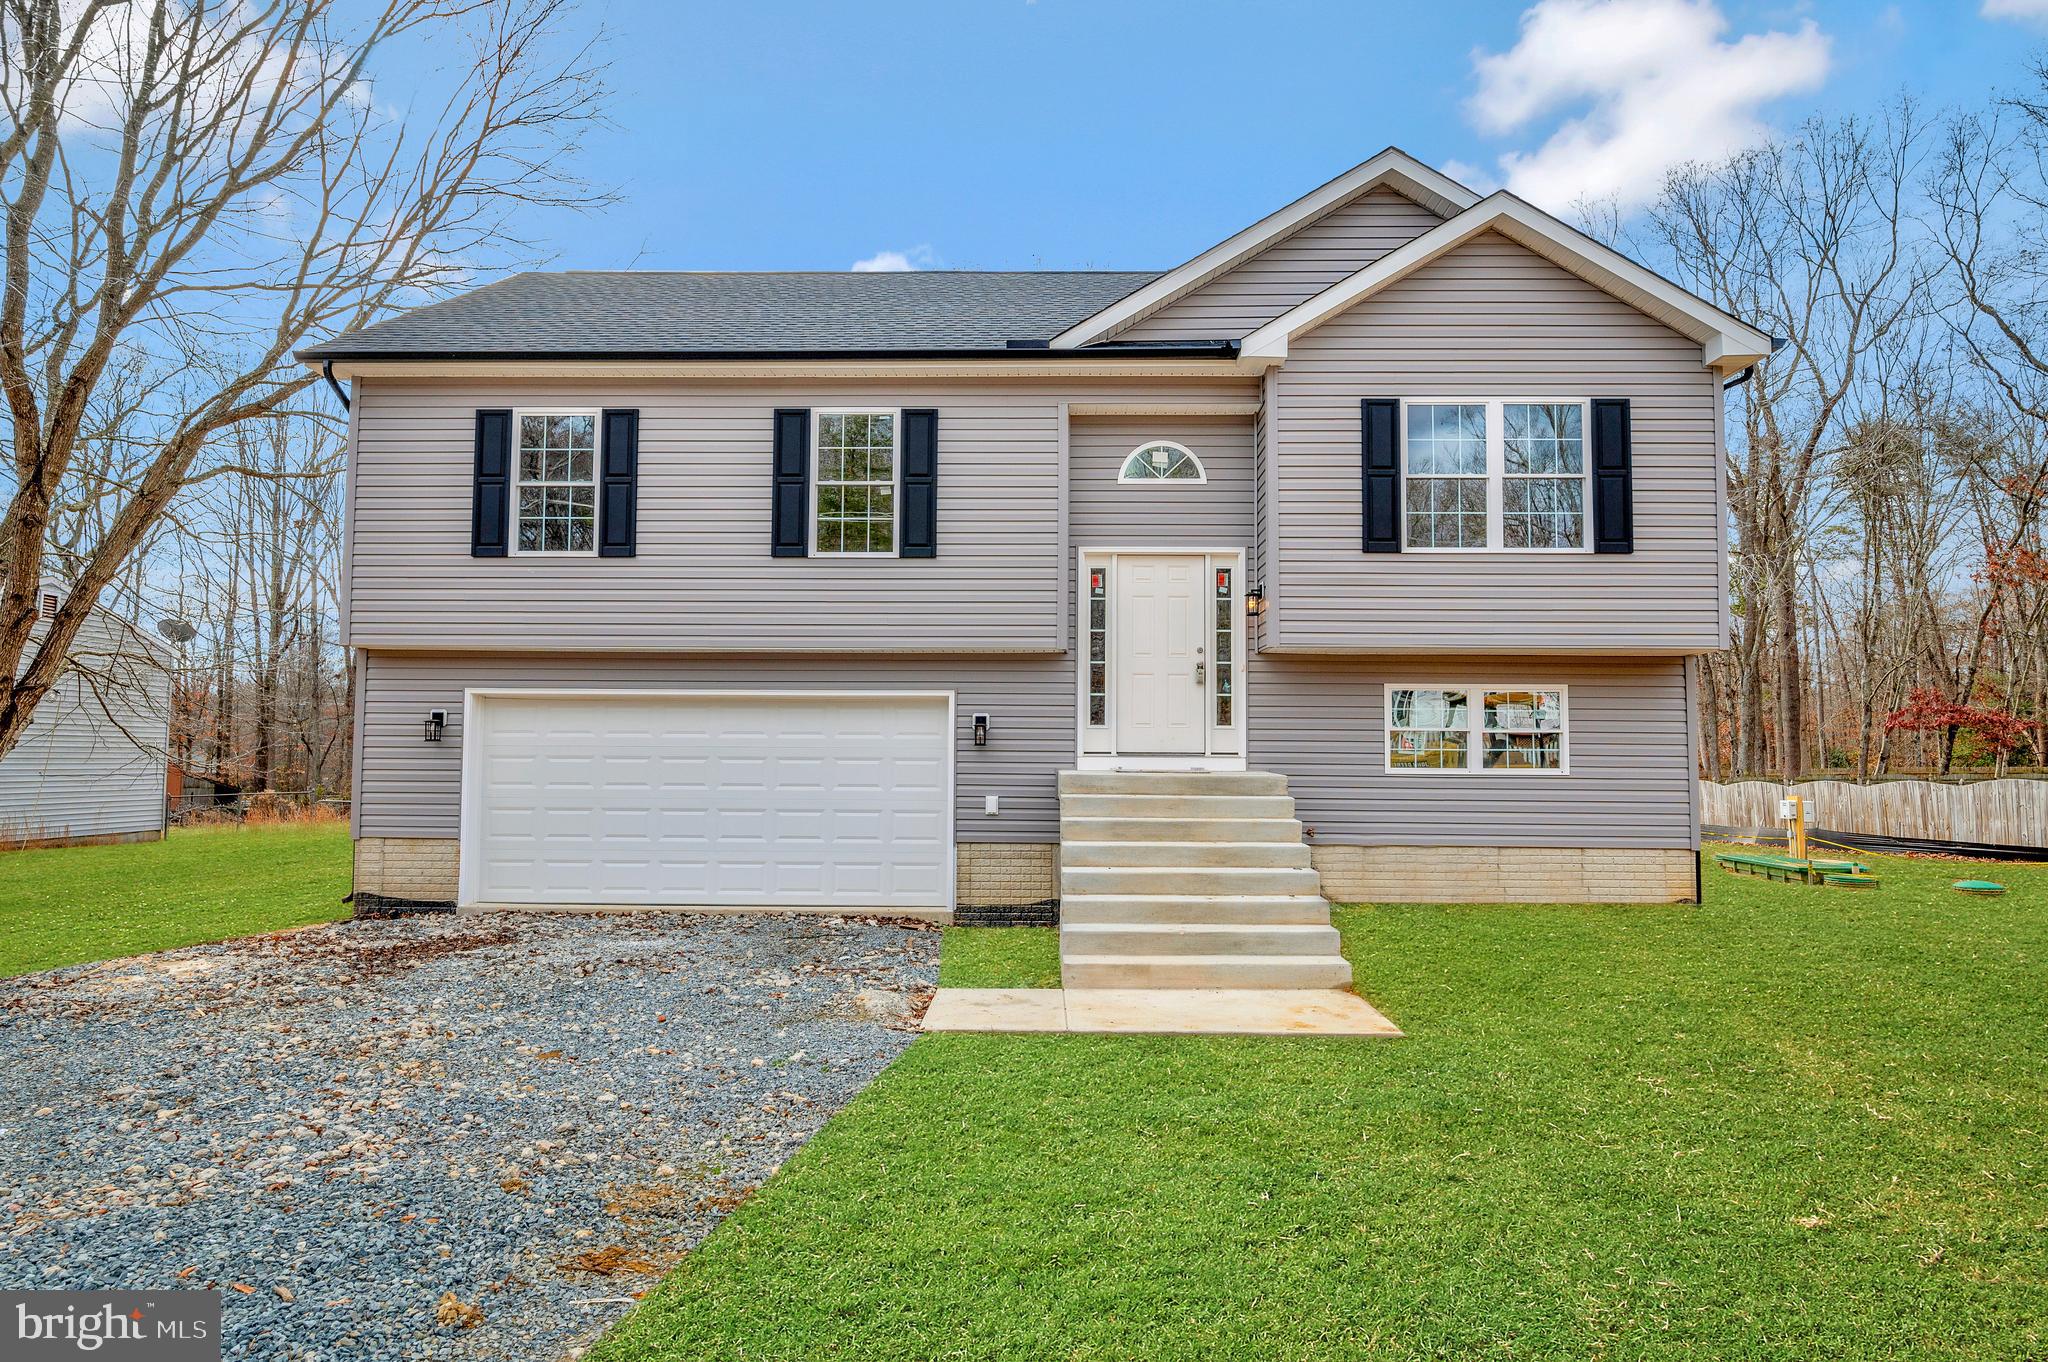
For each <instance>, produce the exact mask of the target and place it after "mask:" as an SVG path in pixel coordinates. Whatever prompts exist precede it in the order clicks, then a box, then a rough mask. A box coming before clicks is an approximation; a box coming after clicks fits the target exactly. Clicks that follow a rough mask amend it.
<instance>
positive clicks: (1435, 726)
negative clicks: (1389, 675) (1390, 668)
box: [1387, 690, 1471, 771]
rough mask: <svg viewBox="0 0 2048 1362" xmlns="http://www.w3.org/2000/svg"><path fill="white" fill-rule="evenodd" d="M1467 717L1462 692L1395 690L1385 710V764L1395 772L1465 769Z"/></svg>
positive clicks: (1468, 713)
mask: <svg viewBox="0 0 2048 1362" xmlns="http://www.w3.org/2000/svg"><path fill="white" fill-rule="evenodd" d="M1469 716H1470V702H1469V700H1468V699H1467V697H1466V694H1465V692H1464V691H1461V690H1397V691H1395V692H1394V693H1393V696H1392V699H1391V703H1390V704H1389V706H1388V711H1387V764H1388V765H1389V766H1391V767H1393V768H1394V769H1396V770H1411V771H1462V770H1464V769H1465V767H1466V765H1467V752H1468V750H1469V748H1468V746H1467V743H1468V738H1469V729H1470V726H1471V723H1470V717H1469Z"/></svg>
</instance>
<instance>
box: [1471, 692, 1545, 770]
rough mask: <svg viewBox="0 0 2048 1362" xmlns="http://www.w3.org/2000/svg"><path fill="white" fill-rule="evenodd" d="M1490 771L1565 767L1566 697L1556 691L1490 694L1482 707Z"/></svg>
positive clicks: (1485, 759)
mask: <svg viewBox="0 0 2048 1362" xmlns="http://www.w3.org/2000/svg"><path fill="white" fill-rule="evenodd" d="M1481 711H1482V713H1483V715H1484V722H1485V745H1484V748H1483V750H1482V752H1481V762H1482V764H1483V765H1484V766H1485V768H1486V769H1487V770H1489V771H1509V770H1522V771H1556V770H1561V769H1562V768H1563V766H1564V694H1563V692H1561V691H1554V690H1505V691H1488V692H1486V695H1485V698H1484V700H1483V702H1482V704H1481Z"/></svg>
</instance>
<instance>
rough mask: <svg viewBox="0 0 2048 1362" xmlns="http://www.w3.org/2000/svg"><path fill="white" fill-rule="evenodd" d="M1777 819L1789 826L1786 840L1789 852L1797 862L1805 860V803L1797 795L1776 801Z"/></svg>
mask: <svg viewBox="0 0 2048 1362" xmlns="http://www.w3.org/2000/svg"><path fill="white" fill-rule="evenodd" d="M1778 817H1780V818H1783V819H1785V820H1786V821H1787V823H1789V824H1790V835H1789V836H1788V837H1787V838H1786V840H1787V842H1788V843H1789V844H1790V847H1789V849H1790V851H1791V853H1792V855H1793V856H1795V857H1797V858H1798V859H1799V860H1802V861H1803V860H1805V859H1806V801H1805V800H1804V799H1801V798H1800V797H1799V796H1798V795H1793V796H1791V797H1790V798H1789V799H1781V800H1779V801H1778Z"/></svg>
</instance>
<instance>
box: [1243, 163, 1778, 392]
mask: <svg viewBox="0 0 2048 1362" xmlns="http://www.w3.org/2000/svg"><path fill="white" fill-rule="evenodd" d="M1488 231H1494V232H1499V233H1500V234H1501V235H1502V236H1504V237H1506V238H1507V239H1508V240H1510V241H1513V242H1514V243H1516V244H1517V245H1519V246H1523V247H1526V248H1528V249H1529V250H1531V251H1534V252H1535V253H1536V254H1538V255H1540V256H1542V257H1543V258H1544V259H1546V260H1548V261H1550V263H1551V264H1553V265H1556V266H1557V267H1558V268H1560V269H1563V270H1566V271H1569V272H1570V273H1572V274H1575V275H1577V276H1578V277H1579V278H1581V279H1583V280H1585V281H1586V282H1587V283H1589V284H1591V285H1593V286H1594V287H1595V288H1597V289H1600V290H1601V291H1603V292H1605V293H1607V294H1609V295H1611V296H1613V297H1615V298H1617V299H1619V300H1620V301H1622V302H1624V303H1627V304H1628V305H1629V306H1630V307H1633V308H1635V309H1636V310H1637V311H1639V312H1642V313H1643V314H1644V315H1646V316H1649V317H1654V318H1655V319H1656V320H1658V321H1660V322H1662V323H1664V324H1665V325H1666V326H1668V327H1670V328H1671V329H1672V330H1674V331H1676V332H1678V333H1679V334H1680V335H1682V336H1686V337H1688V338H1689V339H1691V340H1695V341H1698V342H1699V343H1700V363H1701V364H1702V365H1704V366H1705V367H1707V368H1711V369H1714V370H1717V371H1718V372H1720V373H1723V374H1727V373H1732V372H1734V371H1736V370H1738V369H1744V368H1747V367H1748V366H1749V365H1751V364H1755V363H1757V362H1758V361H1759V360H1763V359H1768V358H1769V357H1770V353H1771V338H1770V337H1769V336H1768V335H1766V334H1764V333H1763V332H1762V331H1759V330H1757V329H1756V328H1755V327H1753V326H1751V325H1749V324H1748V323H1747V322H1744V321H1741V320H1740V319H1738V318H1735V317H1732V316H1730V315H1729V314H1728V313H1726V312H1723V311H1722V310H1721V309H1720V308H1718V307H1715V306H1714V305H1713V304H1712V303H1709V302H1707V301H1706V300H1705V299H1703V298H1700V297H1698V296H1697V295H1695V294H1692V293H1689V292H1687V291H1686V290H1685V289H1683V288H1680V287H1679V286H1678V285H1677V284H1674V283H1672V282H1671V281H1670V280H1669V279H1666V278H1664V277H1662V276H1661V275H1658V274H1655V273H1652V272H1651V271H1650V270H1647V269H1645V268H1643V267H1642V266H1641V265H1638V264H1636V263H1635V262H1634V261H1633V260H1630V259H1629V258H1628V257H1626V256H1624V255H1622V254H1621V253H1619V252H1618V251H1614V250H1611V249H1609V248H1608V247H1606V246H1603V245H1601V244H1600V243H1599V242H1597V241H1595V240H1594V239H1593V238H1592V237H1589V236H1587V235H1586V234H1585V233H1584V232H1581V231H1579V230H1577V229H1576V228H1573V227H1569V226H1567V225H1565V224H1564V223H1562V222H1559V221H1558V220H1557V219H1556V218H1554V217H1551V216H1550V215H1549V214H1548V213H1545V212H1543V211H1542V210H1541V209H1538V208H1534V207H1532V206H1530V205H1529V204H1527V203H1524V202H1523V201H1522V200H1520V199H1518V198H1516V197H1515V196H1514V195H1512V194H1510V193H1508V192H1507V191H1506V190H1501V191H1499V192H1497V193H1494V194H1490V195H1488V196H1487V197H1486V198H1485V199H1483V200H1482V201H1480V202H1479V203H1478V204H1475V205H1474V206H1473V207H1471V208H1469V209H1467V210H1466V211H1465V212H1463V213H1460V214H1459V215H1458V216H1457V217H1454V218H1452V219H1450V220H1449V221H1448V222H1444V223H1441V224H1439V225H1437V226H1435V227H1432V228H1430V229H1429V230H1428V231H1426V232H1424V233H1423V234H1422V235H1421V236H1419V237H1416V238H1415V239H1414V240H1413V241H1410V242H1409V243H1407V244H1406V245H1405V246H1401V247H1398V248H1396V249H1394V250H1392V251H1389V252H1388V253H1387V254H1385V255H1383V256H1381V257H1380V258H1379V259H1378V260H1375V261H1374V262H1373V263H1372V264H1370V265H1367V266H1366V267H1365V268H1364V269H1361V270H1358V271H1356V272H1354V273H1352V274H1350V275H1347V276H1346V277H1344V278H1343V279H1340V280H1338V281H1337V282H1336V283H1334V284H1332V285H1330V287H1328V288H1326V289H1324V290H1323V291H1322V292H1321V293H1318V294H1316V295H1315V296H1314V297H1312V298H1308V299H1306V300H1304V301H1303V302H1301V303H1299V304H1297V305H1295V306H1294V307H1291V308H1289V309H1288V310H1287V311H1285V312H1283V313H1281V314H1280V315H1279V316H1277V317H1275V318H1274V319H1273V320H1272V321H1269V322H1267V323H1266V324H1265V325H1264V326H1262V327H1260V328H1259V329H1258V330H1256V331H1254V332H1252V333H1251V334H1250V335H1249V336H1246V337H1245V338H1244V343H1243V345H1242V346H1241V347H1240V354H1241V355H1242V356H1243V358H1244V359H1245V360H1246V361H1265V362H1269V363H1277V362H1279V361H1283V360H1285V359H1286V358H1287V345H1288V342H1289V341H1290V340H1292V339H1293V338H1294V337H1296V336H1299V335H1301V334H1303V333H1304V332H1307V331H1312V330H1314V329H1315V328H1316V327H1318V326H1321V325H1322V324H1323V323H1324V322H1326V321H1328V320H1329V319H1330V318H1331V317H1334V316H1336V315H1337V314H1338V313H1340V312H1342V311H1344V310H1345V309H1346V308H1349V307H1353V306H1355V305H1356V304H1358V303H1361V302H1363V301H1365V300H1366V299H1367V298H1370V297H1372V296H1373V295H1374V294H1375V293H1378V292H1379V291H1380V290H1381V289H1384V288H1386V287H1387V286H1388V285H1390V284H1392V283H1394V282H1396V281H1397V280H1400V279H1402V278H1405V277H1406V276H1407V275H1409V274H1412V273H1414V272H1415V271H1416V270H1418V269H1421V268H1422V267H1423V266H1424V265H1427V264H1430V263H1431V262H1432V261H1435V260H1437V259H1438V258H1440V257H1441V256H1443V255H1445V254H1447V253H1449V252H1450V251H1453V250H1455V249H1457V248H1458V247H1459V246H1462V245H1464V244H1465V243H1466V242H1468V241H1470V240H1471V239H1472V238H1474V237H1476V236H1478V235H1479V234H1480V233H1482V232H1488Z"/></svg>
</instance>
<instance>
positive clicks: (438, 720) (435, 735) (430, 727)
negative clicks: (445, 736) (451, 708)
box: [427, 709, 448, 742]
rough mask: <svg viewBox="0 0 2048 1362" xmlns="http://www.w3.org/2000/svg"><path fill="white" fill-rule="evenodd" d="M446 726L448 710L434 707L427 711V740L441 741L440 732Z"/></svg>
mask: <svg viewBox="0 0 2048 1362" xmlns="http://www.w3.org/2000/svg"><path fill="white" fill-rule="evenodd" d="M447 727H448V711H447V710H445V709H434V710H428V711H427V741H428V742H439V741H441V734H442V732H443V731H444V730H445V729H446V728H447Z"/></svg>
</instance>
